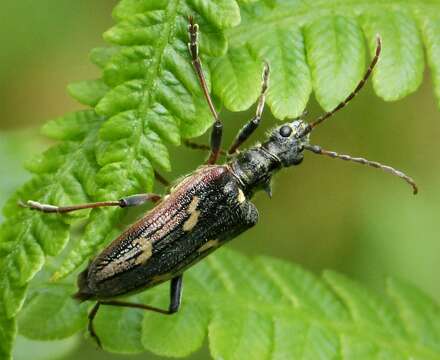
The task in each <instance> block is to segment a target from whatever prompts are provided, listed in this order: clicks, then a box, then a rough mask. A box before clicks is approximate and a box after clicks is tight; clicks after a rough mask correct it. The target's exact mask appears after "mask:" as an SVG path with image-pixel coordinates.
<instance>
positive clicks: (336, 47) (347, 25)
mask: <svg viewBox="0 0 440 360" xmlns="http://www.w3.org/2000/svg"><path fill="white" fill-rule="evenodd" d="M304 34H305V41H306V51H307V60H308V63H309V64H310V71H311V74H312V79H313V88H314V90H315V95H316V99H317V100H318V101H319V103H320V104H321V105H322V107H323V108H324V109H325V110H327V111H330V110H331V109H333V108H334V107H335V106H336V105H338V104H339V103H340V102H341V101H342V100H343V99H344V98H346V97H347V94H349V93H350V92H352V91H353V89H354V88H355V87H356V85H357V84H358V82H359V81H360V80H361V78H362V76H363V73H364V72H365V46H364V39H363V35H362V31H361V29H360V27H359V26H358V24H357V22H356V21H355V20H353V19H349V18H345V17H342V16H329V17H326V18H322V19H320V20H318V21H315V22H313V23H312V24H310V25H308V26H306V27H305V29H304Z"/></svg>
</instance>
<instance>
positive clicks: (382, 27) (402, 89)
mask: <svg viewBox="0 0 440 360" xmlns="http://www.w3.org/2000/svg"><path fill="white" fill-rule="evenodd" d="M362 22H363V24H364V28H365V32H366V35H367V38H368V40H369V43H370V44H371V52H372V53H374V51H375V48H376V44H375V43H376V40H375V38H376V35H377V34H379V35H380V36H381V37H382V42H383V52H382V55H381V58H380V61H379V63H378V66H377V70H376V71H375V73H374V75H373V85H374V89H375V90H376V93H377V94H378V95H379V96H380V97H382V98H383V99H384V100H387V101H392V100H398V99H401V98H402V97H404V96H406V95H408V94H410V93H412V92H414V91H415V90H417V88H418V87H419V85H420V84H421V83H422V80H423V68H424V61H423V48H422V42H421V39H420V37H419V33H418V30H417V27H416V23H415V21H414V19H412V18H411V17H410V16H409V14H405V13H403V12H393V13H387V14H386V15H385V14H374V15H365V17H364V19H362Z"/></svg>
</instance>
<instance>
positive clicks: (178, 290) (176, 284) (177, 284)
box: [88, 275, 183, 348]
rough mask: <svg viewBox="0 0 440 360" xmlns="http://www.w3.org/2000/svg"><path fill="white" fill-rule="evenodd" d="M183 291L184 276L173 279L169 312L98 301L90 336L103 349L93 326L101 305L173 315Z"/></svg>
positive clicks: (140, 305) (126, 303) (142, 305)
mask: <svg viewBox="0 0 440 360" xmlns="http://www.w3.org/2000/svg"><path fill="white" fill-rule="evenodd" d="M182 289H183V275H179V276H176V277H174V278H172V279H171V283H170V305H169V306H168V310H164V309H160V308H157V307H155V306H150V305H144V304H137V303H131V302H127V301H118V300H108V301H98V302H97V303H96V304H95V306H94V307H93V308H92V310H90V313H89V325H88V330H89V333H90V336H91V337H92V338H93V339H95V340H96V343H97V344H98V346H99V347H101V348H102V345H101V340H100V339H99V336H98V335H97V334H96V332H95V328H94V326H93V320H94V319H95V317H96V314H97V313H98V310H99V307H100V306H101V305H109V306H122V307H129V308H135V309H142V310H147V311H154V312H157V313H160V314H164V315H171V314H174V313H176V312H177V311H178V310H179V308H180V301H181V299H182Z"/></svg>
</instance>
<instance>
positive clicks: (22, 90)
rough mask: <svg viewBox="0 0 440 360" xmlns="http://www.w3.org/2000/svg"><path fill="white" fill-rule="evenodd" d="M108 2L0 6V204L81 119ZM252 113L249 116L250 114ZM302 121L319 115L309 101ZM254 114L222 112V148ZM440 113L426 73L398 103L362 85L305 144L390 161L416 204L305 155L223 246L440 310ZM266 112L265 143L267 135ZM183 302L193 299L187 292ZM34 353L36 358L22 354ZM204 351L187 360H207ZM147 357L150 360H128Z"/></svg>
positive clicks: (187, 156)
mask: <svg viewBox="0 0 440 360" xmlns="http://www.w3.org/2000/svg"><path fill="white" fill-rule="evenodd" d="M115 3H116V0H93V1H90V0H75V1H68V0H39V1H35V0H19V1H18V0H2V11H1V12H0V43H1V44H2V50H1V52H0V160H1V163H2V169H3V171H2V172H1V173H2V176H0V202H1V203H3V202H4V201H5V199H6V198H7V197H8V196H9V194H10V193H11V192H12V191H13V190H14V188H15V187H17V186H18V185H20V184H21V183H22V182H23V181H24V180H25V179H26V178H27V174H26V172H25V171H24V170H23V169H22V163H23V162H24V161H25V160H26V159H28V158H29V157H31V156H32V155H33V154H34V153H35V152H39V151H41V149H44V148H45V147H46V146H48V145H49V144H48V143H47V141H46V140H45V139H44V138H42V137H40V136H39V135H38V127H39V126H40V125H42V124H43V123H44V121H45V120H47V119H50V118H53V117H55V116H58V115H62V114H64V113H66V112H69V111H73V110H77V109H79V108H80V105H78V104H77V103H75V102H74V101H73V100H72V99H70V98H69V96H68V95H67V93H66V91H65V87H66V85H67V83H68V82H71V81H77V80H83V79H89V78H93V77H96V76H98V75H99V73H98V71H97V69H96V68H95V67H94V66H93V65H91V64H90V63H89V61H88V58H87V57H88V52H89V51H90V49H91V48H93V47H95V46H98V45H102V44H103V41H102V39H101V34H102V32H103V31H104V30H105V29H107V28H108V27H110V26H111V25H112V19H111V16H110V13H111V9H112V8H113V6H114V5H115ZM251 111H252V110H251ZM309 111H310V115H309V117H310V118H314V117H316V116H317V115H318V114H319V113H320V112H321V111H322V110H321V109H320V108H319V106H317V104H316V103H315V102H314V101H313V100H312V101H311V104H310V107H309ZM251 116H252V115H251V112H248V113H239V114H237V113H236V114H229V113H226V112H224V116H223V118H224V122H225V123H226V134H225V139H226V140H227V141H230V140H231V139H232V138H233V136H234V134H235V132H236V131H237V129H238V128H239V127H240V126H241V125H242V124H243V122H244V121H246V120H247V119H249V118H250V117H251ZM439 118H440V112H439V110H438V108H437V105H436V101H435V99H434V96H433V91H432V85H431V79H430V76H429V72H428V71H426V73H425V81H424V83H423V85H422V87H421V88H420V89H419V90H418V91H417V92H416V93H415V94H413V95H411V96H409V97H407V98H405V99H404V100H402V101H399V102H395V103H385V102H384V101H382V100H380V99H379V98H377V97H376V96H375V95H374V93H373V90H372V87H371V84H368V85H367V87H366V90H364V91H363V92H362V93H361V95H360V96H359V97H357V98H356V100H355V101H354V102H353V103H352V104H350V106H349V107H348V108H346V109H345V110H343V111H342V112H340V113H339V114H338V115H337V116H336V117H335V118H334V119H332V121H330V122H328V123H327V124H326V125H323V126H322V127H321V128H319V130H317V131H316V132H315V133H314V134H313V137H312V140H313V143H316V144H320V145H322V146H323V147H324V148H327V149H331V150H336V151H340V152H342V153H348V154H352V155H360V156H365V157H367V158H369V159H373V160H377V161H382V162H384V163H386V164H391V165H393V166H395V167H397V168H398V169H402V170H404V171H406V172H407V173H408V174H410V175H411V176H413V177H414V178H415V179H416V181H417V183H418V185H419V188H420V194H419V195H418V196H416V197H414V196H413V195H412V194H411V191H410V188H409V187H408V186H407V185H406V184H405V183H404V182H402V181H400V180H399V179H397V178H394V177H392V176H390V175H387V174H385V173H383V172H380V171H377V170H372V169H370V168H366V167H362V166H359V165H354V164H348V163H345V162H342V161H337V160H331V159H328V158H323V157H318V156H315V155H313V154H310V153H307V154H306V159H305V161H304V162H303V164H302V165H301V166H299V167H297V168H293V169H289V170H287V171H284V172H282V173H281V174H279V175H278V176H277V177H276V179H275V183H274V196H273V198H272V200H269V199H268V198H267V196H266V195H265V194H263V193H262V194H258V195H257V196H256V198H255V203H256V204H257V206H258V207H259V209H260V215H261V217H260V219H261V220H260V224H259V225H258V226H257V227H256V228H254V229H252V230H251V231H249V232H247V233H246V234H244V235H242V236H241V237H240V238H239V239H237V240H235V241H234V242H233V243H232V244H231V245H230V246H232V247H234V248H237V249H240V250H241V251H242V252H243V253H246V254H250V255H252V254H265V255H272V256H277V257H280V258H284V259H286V260H289V261H294V262H297V263H299V264H302V265H303V266H304V267H305V268H307V269H309V270H312V271H314V272H316V273H319V272H320V271H321V270H323V269H327V268H330V269H335V270H338V271H340V272H342V273H345V274H348V275H349V276H350V277H352V278H353V279H356V280H358V281H360V282H362V283H363V284H365V285H366V286H369V287H370V288H375V289H377V290H378V291H383V287H384V279H385V278H386V276H394V277H400V278H403V279H406V280H409V281H410V282H413V283H415V284H417V285H418V286H419V287H420V288H421V289H423V290H424V291H426V292H427V293H429V294H430V295H432V296H433V297H434V298H436V299H437V300H438V301H440V283H439V281H438V270H439V268H440V241H438V240H439V239H438V227H439V214H440V211H439V210H440V203H439V200H440V189H439V186H438V184H439V180H440V158H439V156H438V139H439V138H440V119H439ZM273 124H274V119H273V118H271V116H270V114H269V112H268V111H266V113H265V116H264V123H263V126H262V129H260V130H259V132H258V134H257V135H256V136H255V138H254V139H258V138H259V139H262V137H263V136H264V131H265V130H267V129H268V128H270V127H271V126H273ZM203 159H204V154H201V153H198V152H195V151H192V150H186V149H185V150H184V149H182V148H179V149H178V151H177V149H172V162H173V164H174V170H173V173H172V174H168V177H169V178H174V177H177V176H179V175H182V174H184V173H186V172H188V171H191V169H193V168H194V167H196V166H197V165H198V164H200V162H201V161H203ZM185 295H186V296H191V294H188V293H186V294H185ZM30 354H32V356H31V355H30ZM85 356H88V358H93V359H104V358H105V359H120V358H121V359H122V358H126V357H125V356H124V357H121V356H118V355H109V354H105V353H103V352H101V351H99V350H97V349H95V347H94V346H93V345H92V344H90V343H88V342H85V341H83V340H82V336H77V337H74V338H71V339H67V340H65V341H58V342H54V343H52V342H51V343H44V342H31V341H28V340H26V339H23V338H20V339H19V341H18V344H17V349H16V359H17V360H22V359H29V358H32V359H78V358H82V357H85ZM206 356H207V353H206V349H204V350H202V351H201V352H199V353H198V354H196V355H195V356H194V357H195V358H196V357H198V358H205V357H206ZM130 358H132V359H141V358H142V359H145V358H148V359H154V358H156V357H154V356H153V355H151V354H148V355H145V354H144V355H142V356H134V357H130Z"/></svg>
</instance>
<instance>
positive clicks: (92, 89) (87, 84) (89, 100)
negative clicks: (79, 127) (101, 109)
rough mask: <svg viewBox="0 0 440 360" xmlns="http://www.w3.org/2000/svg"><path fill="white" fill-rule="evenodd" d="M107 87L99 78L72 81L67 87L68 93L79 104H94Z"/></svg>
mask: <svg viewBox="0 0 440 360" xmlns="http://www.w3.org/2000/svg"><path fill="white" fill-rule="evenodd" d="M108 90H109V87H108V86H107V85H106V84H105V82H104V81H103V80H101V79H98V80H86V81H80V82H76V83H72V84H70V85H69V86H68V87H67V91H68V92H69V94H70V95H71V96H72V97H73V98H74V99H76V100H78V101H79V102H80V103H81V104H84V105H89V106H95V105H96V104H97V103H98V102H99V100H101V99H102V97H103V96H104V95H105V94H106V92H107V91H108Z"/></svg>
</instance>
